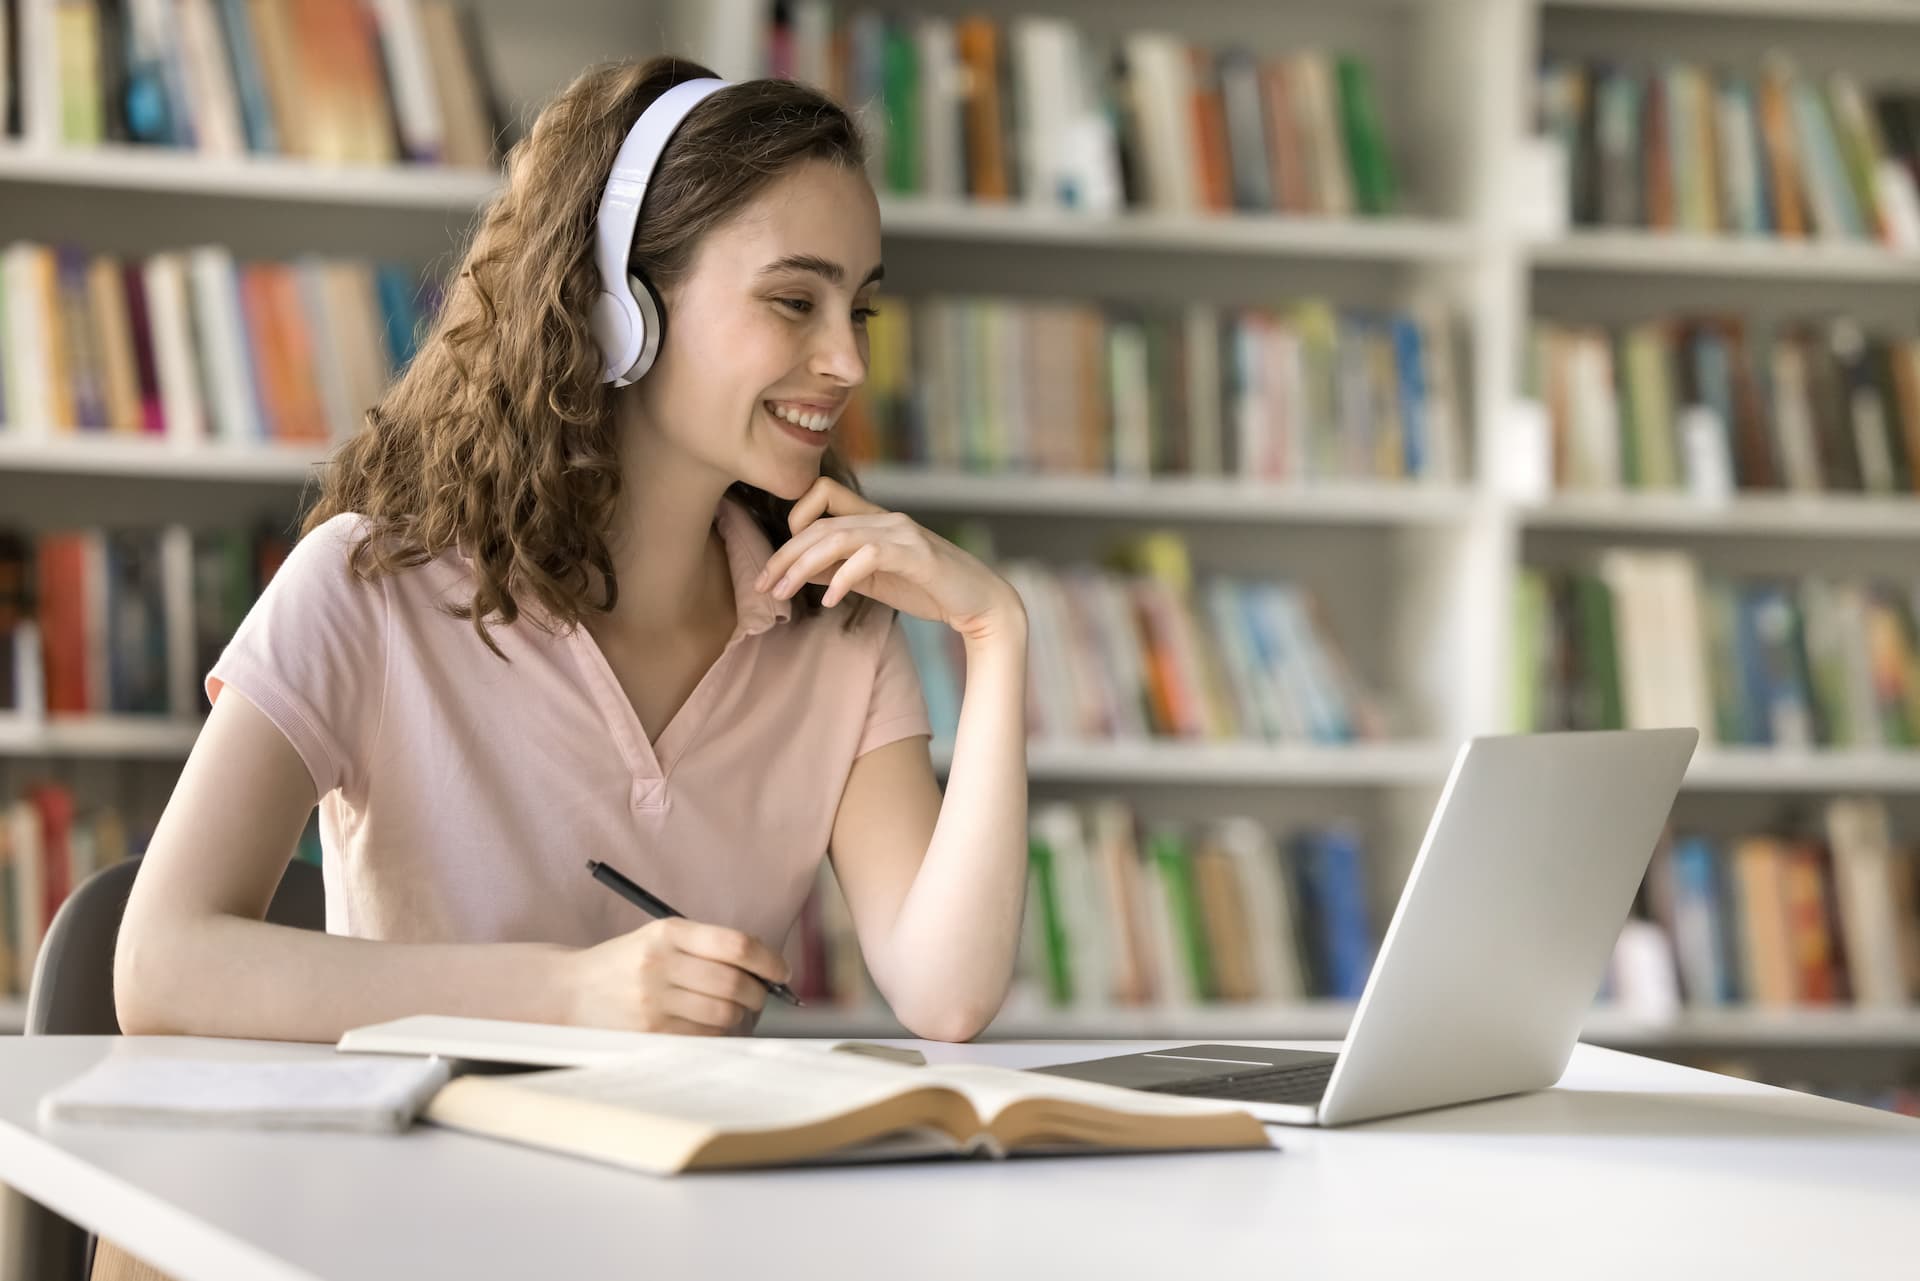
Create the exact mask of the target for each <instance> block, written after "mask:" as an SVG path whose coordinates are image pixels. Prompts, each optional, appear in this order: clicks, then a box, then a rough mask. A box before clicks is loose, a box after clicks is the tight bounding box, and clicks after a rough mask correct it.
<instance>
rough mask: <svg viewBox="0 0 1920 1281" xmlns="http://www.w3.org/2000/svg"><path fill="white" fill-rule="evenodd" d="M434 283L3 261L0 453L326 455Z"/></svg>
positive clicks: (337, 271)
mask: <svg viewBox="0 0 1920 1281" xmlns="http://www.w3.org/2000/svg"><path fill="white" fill-rule="evenodd" d="M439 298H440V293H439V289H438V286H437V285H436V284H434V283H433V282H431V281H429V282H426V283H424V284H422V283H417V282H416V281H415V279H414V276H413V273H412V272H410V271H408V270H407V269H405V268H402V267H398V266H394V265H391V264H374V263H366V262H356V261H351V260H331V259H322V258H318V257H312V256H309V257H305V258H301V259H298V260H296V261H293V262H254V261H245V262H243V261H239V260H236V259H235V258H234V256H233V255H232V254H231V253H230V252H229V251H228V250H226V249H225V248H222V247H220V246H215V245H207V246H200V247H197V248H193V249H189V250H185V251H182V252H177V253H172V252H170V253H160V254H154V255H152V256H149V257H146V258H126V259H122V258H117V257H114V256H112V255H106V254H90V253H87V252H85V251H83V250H80V249H77V248H73V247H54V246H49V245H42V244H32V243H27V242H18V243H15V244H12V245H10V246H8V247H7V248H6V249H5V250H3V251H0V441H3V440H10V439H17V440H23V441H45V440H54V439H58V440H67V439H74V440H80V439H112V440H116V441H132V440H140V441H149V442H160V441H164V442H166V443H168V444H169V445H174V446H180V447H197V446H201V445H206V444H214V445H219V446H230V447H254V446H260V445H267V444H273V445H290V446H292V445H305V446H308V447H324V446H326V445H329V444H332V443H336V442H338V441H340V440H343V439H345V438H346V437H347V436H349V435H351V434H353V433H354V432H355V431H357V430H358V428H359V425H360V420H361V416H362V415H363V414H364V413H365V412H366V410H367V408H368V407H369V406H371V405H372V404H373V403H374V402H375V401H376V400H378V399H379V397H380V394H381V393H382V391H383V390H384V389H385V387H386V385H387V382H388V380H389V379H390V378H391V377H392V376H393V374H394V372H395V371H396V370H398V369H400V368H401V367H403V366H404V365H405V364H406V363H407V361H408V360H410V359H411V358H412V355H413V351H414V346H415V343H416V341H417V338H418V335H419V333H420V331H421V328H422V326H423V325H424V324H425V323H427V321H428V320H429V319H430V318H431V316H432V314H433V312H434V311H435V310H436V309H437V307H438V304H439Z"/></svg>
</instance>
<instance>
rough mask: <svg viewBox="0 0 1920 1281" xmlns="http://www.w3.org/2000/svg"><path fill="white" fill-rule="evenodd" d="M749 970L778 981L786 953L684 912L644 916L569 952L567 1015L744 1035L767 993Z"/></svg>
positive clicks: (592, 1023)
mask: <svg viewBox="0 0 1920 1281" xmlns="http://www.w3.org/2000/svg"><path fill="white" fill-rule="evenodd" d="M749 971H751V972H752V973H751V974H750V973H749ZM753 974H758V975H761V976H763V977H765V978H768V979H770V980H772V981H774V982H776V983H784V982H786V981H787V979H788V977H789V973H788V966H787V963H786V961H785V959H783V958H782V957H781V956H780V955H779V953H777V952H775V951H774V950H773V949H772V948H769V947H768V946H767V945H766V944H764V943H762V942H761V941H760V940H759V939H756V938H754V937H753V936H752V935H750V934H744V933H742V932H741V931H739V930H735V929H729V928H727V927H726V926H724V925H706V924H702V923H700V922H698V921H689V920H687V919H685V918H684V917H667V918H664V919H662V920H657V921H649V922H647V923H646V924H645V925H642V926H641V927H640V928H639V929H637V930H634V931H632V932H631V933H628V934H622V935H620V936H619V937H618V938H611V939H608V940H607V941H606V942H604V943H598V944H595V945H594V946H592V947H589V948H583V949H581V950H580V951H578V952H574V953H572V954H571V955H570V956H569V957H568V958H567V966H566V979H565V981H566V983H567V986H568V992H567V995H566V1001H567V1007H566V1008H567V1010H568V1012H569V1015H570V1017H569V1020H568V1021H569V1022H572V1023H576V1024H580V1025H583V1026H587V1027H610V1028H624V1029H626V1030H628V1031H634V1032H680V1033H685V1034H689V1035H694V1036H728V1035H743V1034H745V1033H748V1032H751V1031H752V1030H753V1026H754V1024H755V1023H756V1022H757V1021H758V1020H759V1017H760V1009H761V1007H762V1006H763V1005H765V1003H766V999H767V990H766V989H765V988H764V987H762V986H761V985H760V984H759V983H758V982H756V981H755V980H754V978H753V977H752V975H753Z"/></svg>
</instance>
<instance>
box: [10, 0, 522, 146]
mask: <svg viewBox="0 0 1920 1281" xmlns="http://www.w3.org/2000/svg"><path fill="white" fill-rule="evenodd" d="M0 11H3V12H0V19H4V21H3V22H0V31H5V32H8V33H11V34H12V35H13V37H14V38H13V40H11V41H0V55H4V56H0V104H4V106H5V133H6V136H8V137H15V138H22V139H24V140H26V141H27V142H28V143H29V144H33V145H38V146H47V147H54V146H60V147H88V146H96V145H99V144H101V143H139V144H151V145H155V146H162V147H176V148H183V149H187V150H191V151H196V152H198V153H200V154H202V155H208V156H224V157H233V156H242V155H266V156H291V157H298V158H300V159H304V160H311V161H316V162H320V163H328V164H365V165H392V164H399V163H414V164H446V165H456V166H464V167H471V168H481V167H485V166H487V165H489V164H491V163H492V161H493V158H494V154H495V139H496V137H497V136H498V134H499V132H500V118H501V113H500V111H499V109H498V106H497V104H496V102H495V95H494V89H493V86H492V83H491V80H490V77H489V76H488V73H487V68H486V59H485V56H484V51H483V49H482V47H481V43H480V32H479V25H478V22H477V21H476V19H475V18H474V15H473V12H472V10H471V9H470V8H468V7H465V6H460V5H456V4H453V3H449V0H373V2H372V3H368V2H367V0H0Z"/></svg>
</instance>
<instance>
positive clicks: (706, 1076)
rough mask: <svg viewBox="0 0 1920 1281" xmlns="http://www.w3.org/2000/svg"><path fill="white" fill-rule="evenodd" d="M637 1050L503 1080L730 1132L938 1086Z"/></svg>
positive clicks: (702, 1049) (694, 1047) (777, 1062)
mask: <svg viewBox="0 0 1920 1281" xmlns="http://www.w3.org/2000/svg"><path fill="white" fill-rule="evenodd" d="M671 1039H672V1040H673V1042H674V1043H673V1044H670V1045H656V1046H647V1047H641V1048H637V1049H635V1050H633V1051H630V1052H629V1053H628V1054H626V1055H624V1056H623V1057H622V1058H621V1059H620V1060H619V1061H617V1062H609V1063H600V1064H595V1065H593V1066H591V1067H580V1068H562V1069H558V1070H555V1071H552V1072H536V1073H530V1074H527V1075H524V1076H515V1077H507V1078H499V1079H500V1080H502V1081H503V1082H507V1083H510V1084H511V1087H512V1088H513V1089H514V1090H516V1091H519V1090H531V1091H535V1092H537V1093H540V1094H546V1095H553V1096H557V1097H562V1098H571V1099H580V1100H583V1101H586V1102H591V1103H595V1104H601V1105H605V1106H610V1107H617V1108H621V1109H625V1110H631V1111H634V1112H641V1113H647V1114H652V1115H657V1116H667V1117H672V1118H673V1119H675V1120H676V1121H681V1122H685V1123H689V1124H692V1125H696V1126H701V1127H704V1128H709V1129H712V1130H716V1131H723V1132H740V1131H751V1130H776V1129H787V1128H790V1127H793V1126H800V1125H808V1124H812V1123H814V1122H818V1121H824V1120H828V1119H831V1118H833V1117H836V1116H841V1115H843V1114H845V1113H848V1112H854V1111H857V1110H859V1109H861V1108H864V1107H867V1106H870V1105H871V1104H874V1103H877V1102H879V1101H881V1100H882V1099H887V1098H892V1097H893V1096H895V1095H898V1094H905V1093H908V1092H910V1091H913V1090H917V1089H924V1088H928V1087H931V1086H934V1085H936V1084H937V1083H936V1082H933V1081H929V1080H927V1079H926V1078H925V1077H924V1075H923V1073H924V1071H925V1069H923V1068H906V1067H896V1066H894V1065H891V1064H887V1063H882V1062H878V1061H870V1060H865V1059H862V1058H859V1057H855V1056H850V1055H839V1054H829V1053H825V1052H820V1053H815V1054H802V1053H791V1052H789V1053H775V1054H755V1053H742V1052H741V1048H740V1046H738V1045H708V1044H704V1043H703V1042H702V1039H701V1038H697V1037H677V1038H671Z"/></svg>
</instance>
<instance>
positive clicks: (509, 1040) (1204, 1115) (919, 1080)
mask: <svg viewBox="0 0 1920 1281" xmlns="http://www.w3.org/2000/svg"><path fill="white" fill-rule="evenodd" d="M423 1022H424V1023H427V1024H428V1025H429V1027H438V1028H439V1029H440V1030H441V1031H443V1032H444V1033H446V1035H444V1036H432V1035H424V1034H422V1032H421V1031H420V1025H421V1024H422V1023H423ZM409 1025H411V1026H409ZM580 1031H581V1030H580V1029H569V1028H546V1027H543V1026H541V1025H538V1024H513V1023H497V1022H495V1021H493V1020H487V1019H446V1018H435V1019H432V1020H412V1019H403V1020H399V1021H396V1022H395V1023H391V1024H380V1025H375V1026H374V1027H370V1028H358V1029H355V1030H354V1031H352V1032H349V1033H348V1034H347V1035H346V1037H344V1038H342V1040H341V1042H340V1048H341V1049H343V1050H346V1049H351V1050H360V1051H369V1050H371V1051H379V1050H382V1049H388V1050H393V1051H397V1052H400V1053H432V1054H443V1055H448V1056H451V1057H456V1058H461V1057H466V1058H489V1057H493V1061H496V1062H499V1061H508V1062H520V1063H525V1062H529V1061H531V1059H530V1056H532V1055H533V1054H535V1053H537V1050H536V1049H535V1048H534V1047H535V1045H537V1043H538V1041H539V1040H540V1039H542V1038H543V1037H545V1036H547V1035H549V1034H551V1035H552V1039H553V1042H554V1045H555V1051H554V1052H555V1054H556V1055H560V1056H564V1057H565V1060H566V1061H568V1062H573V1063H583V1064H585V1066H574V1067H564V1068H557V1069H554V1070H551V1071H544V1072H522V1073H517V1074H513V1075H466V1076H460V1077H458V1078H456V1079H455V1080H453V1081H452V1082H451V1083H449V1084H448V1085H446V1086H443V1087H442V1088H441V1089H440V1091H439V1092H438V1093H437V1094H435V1095H434V1097H433V1099H432V1100H431V1101H430V1102H429V1103H428V1104H427V1107H426V1110H425V1111H424V1112H423V1113H422V1116H423V1118H424V1119H426V1120H428V1121H431V1122H434V1123H436V1124H439V1125H444V1126H448V1127H451V1128H453V1129H458V1130H466V1131H469V1132H472V1133H475V1134H484V1135H490V1136H492V1137H494V1138H500V1139H507V1140H510V1141H513V1142H516V1143H525V1144H529V1145H531V1146H534V1147H541V1148H548V1149H552V1150H554V1151H559V1152H567V1153H571V1154H573V1155H576V1156H583V1157H588V1158H591V1159H594V1160H599V1161H606V1162H610V1163H612V1164H614V1165H621V1166H627V1167H629V1168H632V1169H637V1170H645V1171H648V1172H650V1173H654V1174H677V1173H680V1172H682V1171H689V1170H709V1169H726V1168H734V1167H742V1166H759V1165H781V1164H792V1163H803V1162H805V1163H812V1162H840V1161H861V1160H883V1159H892V1158H899V1157H907V1156H926V1155H936V1154H953V1155H975V1154H977V1155H983V1156H993V1157H1002V1156H1007V1155H1010V1154H1014V1153H1021V1152H1029V1151H1045V1152H1049V1153H1061V1152H1092V1151H1106V1150H1139V1149H1166V1148H1271V1147H1272V1146H1273V1145H1272V1143H1271V1141H1270V1140H1269V1139H1268V1138H1267V1133H1266V1129H1265V1127H1263V1126H1262V1125H1261V1124H1260V1122H1259V1121H1257V1120H1256V1119H1254V1117H1253V1116H1252V1115H1250V1114H1249V1113H1247V1112H1246V1111H1244V1110H1242V1109H1240V1108H1238V1107H1235V1106H1234V1105H1232V1104H1226V1103H1218V1102H1213V1101H1209V1100H1203V1099H1184V1098H1176V1097H1173V1096H1170V1095H1158V1094H1146V1093H1141V1092H1139V1091H1134V1090H1123V1089H1120V1088H1117V1087H1114V1086H1106V1085H1096V1084H1093V1083H1090V1082H1085V1081H1073V1080H1068V1079H1066V1078H1064V1077H1053V1076H1045V1075H1042V1074H1039V1073H1034V1072H1021V1071H1017V1070H1014V1069H1011V1068H999V1067H986V1066H979V1065H972V1064H964V1065H963V1064H940V1065H935V1066H916V1065H910V1064H907V1063H901V1062H889V1061H887V1059H885V1058H882V1057H878V1056H876V1055H875V1054H874V1053H872V1052H871V1051H873V1050H881V1051H886V1050H887V1049H888V1047H872V1046H863V1045H862V1043H858V1042H855V1043H843V1044H842V1045H839V1046H825V1045H820V1044H818V1043H805V1042H797V1041H782V1040H776V1039H753V1038H741V1039H737V1040H736V1039H731V1038H708V1037H690V1036H659V1035H649V1034H646V1033H622V1032H609V1033H603V1034H591V1033H590V1034H589V1035H588V1036H586V1037H585V1038H582V1037H580V1036H579V1033H580ZM490 1039H491V1040H492V1041H493V1043H494V1044H495V1045H496V1046H498V1047H499V1049H498V1050H496V1051H491V1052H490V1051H487V1050H485V1049H484V1046H485V1045H486V1044H487V1042H488V1041H489V1040H490ZM848 1050H853V1051H854V1052H852V1053H848V1052H846V1051H848ZM502 1052H506V1053H511V1054H516V1055H517V1057H510V1058H507V1059H504V1060H503V1059H500V1058H498V1057H494V1055H496V1054H498V1053H502Z"/></svg>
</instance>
